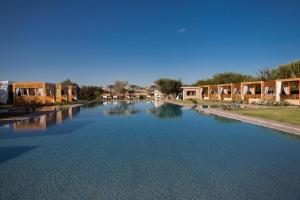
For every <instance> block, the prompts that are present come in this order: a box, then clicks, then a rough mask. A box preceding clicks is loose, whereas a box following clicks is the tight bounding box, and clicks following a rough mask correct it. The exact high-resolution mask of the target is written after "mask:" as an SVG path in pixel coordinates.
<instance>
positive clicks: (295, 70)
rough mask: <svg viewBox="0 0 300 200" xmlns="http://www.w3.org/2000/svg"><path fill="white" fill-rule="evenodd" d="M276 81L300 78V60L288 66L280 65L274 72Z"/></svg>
mask: <svg viewBox="0 0 300 200" xmlns="http://www.w3.org/2000/svg"><path fill="white" fill-rule="evenodd" d="M272 76H273V78H274V79H281V78H295V77H300V60H298V61H296V62H292V63H289V64H286V65H280V66H279V67H277V68H276V69H273V70H272Z"/></svg>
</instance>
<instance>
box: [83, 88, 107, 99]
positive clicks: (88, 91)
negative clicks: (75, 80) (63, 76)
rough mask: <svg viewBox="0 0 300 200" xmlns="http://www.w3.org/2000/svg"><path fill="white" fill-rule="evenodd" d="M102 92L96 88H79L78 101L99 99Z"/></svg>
mask: <svg viewBox="0 0 300 200" xmlns="http://www.w3.org/2000/svg"><path fill="white" fill-rule="evenodd" d="M102 93H103V90H102V88H101V87H96V86H82V87H81V88H80V93H79V96H80V99H82V100H95V99H98V98H100V96H101V94H102Z"/></svg>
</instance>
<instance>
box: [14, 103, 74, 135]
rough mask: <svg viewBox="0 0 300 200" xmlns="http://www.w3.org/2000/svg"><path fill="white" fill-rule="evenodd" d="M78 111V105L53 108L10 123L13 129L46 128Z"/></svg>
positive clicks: (72, 115)
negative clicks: (38, 114) (45, 112)
mask: <svg viewBox="0 0 300 200" xmlns="http://www.w3.org/2000/svg"><path fill="white" fill-rule="evenodd" d="M79 112H80V107H79V106H78V107H69V108H61V109H58V110H57V108H53V111H51V112H49V113H47V114H44V115H40V116H37V117H33V118H29V119H25V120H22V121H18V122H13V123H12V124H10V126H11V127H12V129H13V130H14V131H27V130H28V131H33V130H46V129H47V128H48V127H49V126H51V125H53V124H61V123H62V122H63V120H65V119H72V118H73V117H74V116H75V115H77V114H78V113H79Z"/></svg>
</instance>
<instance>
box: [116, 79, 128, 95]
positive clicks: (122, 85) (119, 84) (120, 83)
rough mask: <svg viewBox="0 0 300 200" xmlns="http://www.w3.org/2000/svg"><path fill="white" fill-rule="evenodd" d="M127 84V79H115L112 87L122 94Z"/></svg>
mask: <svg viewBox="0 0 300 200" xmlns="http://www.w3.org/2000/svg"><path fill="white" fill-rule="evenodd" d="M126 86H128V81H115V84H114V89H115V92H116V93H117V94H123V93H125V92H126V91H127V90H126V89H125V87H126Z"/></svg>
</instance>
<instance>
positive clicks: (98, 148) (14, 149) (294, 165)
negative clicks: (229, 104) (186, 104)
mask: <svg viewBox="0 0 300 200" xmlns="http://www.w3.org/2000/svg"><path fill="white" fill-rule="evenodd" d="M0 199H3V200H4V199H5V200H8V199H24V200H26V199H30V200H33V199H56V200H57V199H72V200H73V199H129V200H132V199H163V200H166V199H205V200H211V199H218V200H220V199H228V200H235V199H236V200H243V199H249V200H253V199H267V200H268V199H272V200H274V199H278V200H283V199H289V200H292V199H295V200H299V199H300V140H299V137H295V136H291V135H289V134H286V133H284V132H280V131H275V130H272V129H268V128H263V127H260V126H255V125H252V124H247V123H243V122H239V121H236V120H229V119H226V118H222V117H216V116H212V115H204V114H201V113H198V112H197V111H196V110H193V109H184V108H181V107H179V106H175V105H171V104H162V105H157V104H153V103H135V104H132V103H109V104H95V105H89V106H83V107H77V108H69V109H63V110H60V111H58V112H55V113H49V114H48V115H44V116H40V117H38V118H34V119H30V120H27V121H23V122H18V123H13V124H9V125H5V126H1V127H0Z"/></svg>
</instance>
